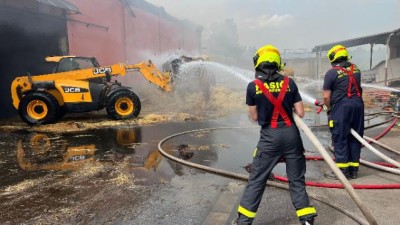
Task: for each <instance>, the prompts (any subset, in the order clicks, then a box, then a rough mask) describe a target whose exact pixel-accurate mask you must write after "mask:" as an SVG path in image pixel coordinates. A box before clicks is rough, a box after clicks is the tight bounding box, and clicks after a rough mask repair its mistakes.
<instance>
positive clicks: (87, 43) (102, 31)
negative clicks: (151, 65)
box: [68, 0, 201, 65]
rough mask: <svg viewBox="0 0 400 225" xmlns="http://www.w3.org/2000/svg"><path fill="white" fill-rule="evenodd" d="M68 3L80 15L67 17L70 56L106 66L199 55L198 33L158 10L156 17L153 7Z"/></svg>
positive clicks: (108, 1)
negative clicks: (88, 58)
mask: <svg viewBox="0 0 400 225" xmlns="http://www.w3.org/2000/svg"><path fill="white" fill-rule="evenodd" d="M69 1H70V2H71V3H73V4H75V5H76V6H77V7H78V8H79V9H80V10H81V12H82V14H75V15H74V14H72V15H69V22H68V29H69V36H68V37H69V50H70V54H73V55H84V56H87V55H89V56H94V57H96V58H98V59H99V62H100V64H102V65H106V64H107V65H108V64H113V63H118V62H126V63H136V62H139V61H143V60H147V59H148V58H149V57H150V56H151V57H157V56H158V55H161V54H163V53H165V52H169V51H175V50H181V51H183V52H194V53H200V47H201V46H200V40H201V33H200V32H199V31H198V29H194V28H192V27H187V26H185V22H184V21H180V20H178V19H176V18H173V17H170V16H169V17H167V16H164V14H165V12H164V13H162V12H163V11H162V10H161V8H160V13H155V12H154V8H155V9H157V7H155V6H154V8H153V10H149V11H146V10H145V9H142V8H138V7H134V6H132V5H125V4H122V3H121V1H119V0H85V1H81V0H69ZM94 6H95V7H94ZM110 9H112V10H110ZM78 21H79V22H78Z"/></svg>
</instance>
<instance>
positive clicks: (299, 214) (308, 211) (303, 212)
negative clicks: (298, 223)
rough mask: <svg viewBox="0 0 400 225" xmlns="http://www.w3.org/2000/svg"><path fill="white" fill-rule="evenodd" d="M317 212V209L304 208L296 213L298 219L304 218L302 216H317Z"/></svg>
mask: <svg viewBox="0 0 400 225" xmlns="http://www.w3.org/2000/svg"><path fill="white" fill-rule="evenodd" d="M316 213H317V210H316V209H315V207H307V208H302V209H299V210H297V211H296V214H297V217H302V216H307V215H310V214H316Z"/></svg>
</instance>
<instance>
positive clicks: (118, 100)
mask: <svg viewBox="0 0 400 225" xmlns="http://www.w3.org/2000/svg"><path fill="white" fill-rule="evenodd" d="M106 110H107V114H108V116H109V117H110V118H112V119H114V120H123V119H130V118H135V117H137V116H138V115H139V113H140V110H141V103H140V99H139V97H138V96H137V95H136V94H135V93H133V92H132V91H130V90H128V89H120V90H118V91H115V92H114V93H113V94H112V95H111V96H110V97H109V98H108V100H107V107H106Z"/></svg>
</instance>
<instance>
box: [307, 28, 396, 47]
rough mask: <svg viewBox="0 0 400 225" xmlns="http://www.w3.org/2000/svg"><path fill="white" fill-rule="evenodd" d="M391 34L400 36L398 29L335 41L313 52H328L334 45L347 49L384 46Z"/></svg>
mask: <svg viewBox="0 0 400 225" xmlns="http://www.w3.org/2000/svg"><path fill="white" fill-rule="evenodd" d="M391 33H394V34H395V35H400V28H399V29H396V30H394V31H389V32H384V33H380V34H374V35H369V36H364V37H359V38H353V39H348V40H343V41H337V42H332V43H329V44H323V45H317V46H315V47H314V48H313V52H317V51H328V50H329V49H330V48H332V47H333V46H335V45H344V46H346V47H347V48H350V47H355V46H360V45H365V44H384V45H386V41H387V38H388V37H389V35H390V34H391Z"/></svg>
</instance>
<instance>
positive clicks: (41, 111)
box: [26, 100, 49, 120]
mask: <svg viewBox="0 0 400 225" xmlns="http://www.w3.org/2000/svg"><path fill="white" fill-rule="evenodd" d="M26 108H27V113H28V115H29V116H30V117H31V118H32V119H35V120H41V119H44V118H45V117H46V115H47V113H48V111H49V109H48V108H47V105H46V103H44V102H43V101H41V100H33V101H31V102H29V104H28V106H27V107H26Z"/></svg>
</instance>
